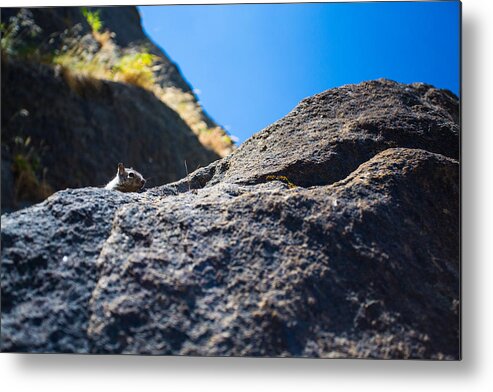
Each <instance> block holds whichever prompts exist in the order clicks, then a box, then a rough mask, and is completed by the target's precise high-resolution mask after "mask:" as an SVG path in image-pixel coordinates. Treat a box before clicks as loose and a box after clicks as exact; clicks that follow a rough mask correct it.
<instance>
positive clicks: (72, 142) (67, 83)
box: [2, 60, 219, 209]
mask: <svg viewBox="0 0 493 392" xmlns="http://www.w3.org/2000/svg"><path fill="white" fill-rule="evenodd" d="M2 80H5V81H7V82H6V83H2V96H3V97H9V99H6V100H4V101H2V143H3V147H4V149H5V145H7V146H9V147H10V148H11V149H15V148H16V147H17V146H16V144H15V140H16V138H18V137H19V136H23V137H24V138H26V139H27V137H29V138H30V141H31V145H33V146H35V147H36V151H38V152H37V154H38V155H39V159H40V162H41V164H42V166H43V167H44V168H46V169H47V177H48V179H49V182H50V184H51V185H52V186H53V187H54V189H55V190H56V189H65V188H77V187H81V186H87V185H92V186H104V185H105V184H106V183H107V182H108V181H109V180H111V178H113V177H114V175H115V173H116V165H117V164H118V162H124V163H125V164H126V165H128V166H135V168H138V170H139V171H140V172H142V173H143V175H144V176H145V177H149V181H150V186H152V185H157V184H163V183H167V182H172V181H176V180H178V179H180V178H182V177H184V176H185V175H186V173H185V167H184V161H185V160H186V161H187V163H188V167H189V168H191V169H195V168H197V167H198V166H206V165H207V164H208V163H210V162H212V161H214V160H215V159H218V158H219V156H218V155H216V154H215V153H214V152H212V151H210V150H208V149H206V148H204V147H203V146H202V145H201V144H200V142H199V140H198V139H197V137H196V136H195V134H194V133H193V132H192V131H191V130H190V128H189V127H188V126H187V125H186V124H185V122H184V121H183V120H182V119H181V118H180V116H179V115H178V114H177V113H175V112H174V111H173V110H171V109H170V108H169V107H167V106H166V105H164V104H163V103H162V102H161V101H160V100H158V99H157V98H156V97H155V96H154V95H153V94H152V93H151V92H149V91H146V90H144V89H141V88H139V87H136V86H132V85H129V84H123V83H115V82H111V81H104V80H95V79H90V78H77V77H73V76H68V78H66V77H64V75H63V74H60V73H59V72H57V70H56V69H54V68H52V67H48V66H44V65H42V64H35V63H30V62H22V61H16V60H8V61H4V62H3V64H2ZM20 110H24V111H26V113H28V114H27V115H25V116H21V115H19V112H20ZM8 152H9V151H8V150H7V151H6V153H8ZM2 155H3V154H2ZM10 155H15V154H13V153H11V154H10ZM13 158H14V157H12V159H13ZM2 160H3V157H2ZM11 165H12V161H10V162H9V161H5V162H4V161H2V167H3V168H2V173H3V170H4V167H5V168H9V167H10V166H11ZM5 174H6V175H5V176H4V175H2V188H3V187H5V188H6V189H9V188H10V189H12V188H14V187H13V185H12V183H13V182H14V178H13V177H12V176H10V177H9V176H7V174H8V173H5ZM9 182H10V184H9ZM7 196H8V195H7ZM29 201H30V200H27V202H29ZM20 206H22V204H20V205H19V204H14V197H13V195H11V196H10V197H6V198H5V199H4V198H3V197H2V208H3V209H12V208H19V207H20Z"/></svg>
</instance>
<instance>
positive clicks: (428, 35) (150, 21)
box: [139, 1, 459, 143]
mask: <svg viewBox="0 0 493 392" xmlns="http://www.w3.org/2000/svg"><path fill="white" fill-rule="evenodd" d="M139 11H140V13H141V16H142V23H143V27H144V30H145V31H146V33H147V34H148V36H149V37H150V38H151V39H152V40H153V41H154V42H155V43H156V44H157V45H159V46H160V47H161V48H162V49H163V50H164V51H165V52H166V53H167V54H168V55H169V56H170V57H171V59H172V60H173V61H174V62H176V63H177V64H178V66H179V67H180V69H181V71H182V73H183V75H184V76H185V78H186V79H187V81H188V82H189V83H190V84H191V85H192V87H193V88H194V89H196V90H198V97H199V99H200V102H201V103H202V104H203V106H204V108H205V110H206V111H207V112H208V113H209V115H211V117H212V118H214V120H216V122H218V123H219V124H221V125H223V126H225V127H226V128H227V129H228V130H229V131H230V132H231V133H232V134H233V135H235V136H237V137H238V138H239V141H240V143H241V142H243V141H245V140H246V139H247V138H249V137H250V136H251V135H253V134H254V133H256V132H258V131H260V130H261V129H263V128H264V127H266V126H267V125H269V124H271V123H273V122H274V121H276V120H278V119H279V118H281V117H283V116H284V115H286V114H287V113H288V112H289V111H290V110H291V109H292V108H293V107H294V106H296V104H297V103H298V102H299V101H300V100H301V99H303V98H305V97H308V96H310V95H313V94H316V93H319V92H321V91H324V90H326V89H329V88H333V87H337V86H341V85H344V84H348V83H359V82H361V81H364V80H370V79H377V78H381V77H385V78H389V79H393V80H396V81H398V82H403V83H412V82H426V83H430V84H433V85H435V86H437V87H439V88H447V89H450V90H451V91H453V92H454V93H455V94H459V3H458V2H455V1H450V2H445V1H444V2H414V3H411V2H395V3H386V2H380V3H378V2H377V3H326V4H275V5H271V4H259V5H211V6H197V5H192V6H140V7H139Z"/></svg>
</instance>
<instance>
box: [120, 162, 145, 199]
mask: <svg viewBox="0 0 493 392" xmlns="http://www.w3.org/2000/svg"><path fill="white" fill-rule="evenodd" d="M117 175H118V179H119V181H118V186H117V189H118V190H119V191H122V192H136V191H138V190H139V189H142V188H143V187H144V185H145V183H146V180H145V179H144V177H143V176H142V174H140V173H139V172H138V171H137V170H134V169H132V168H130V169H125V166H123V163H119V164H118V172H117Z"/></svg>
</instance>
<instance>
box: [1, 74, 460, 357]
mask: <svg viewBox="0 0 493 392" xmlns="http://www.w3.org/2000/svg"><path fill="white" fill-rule="evenodd" d="M458 154H459V125H458V100H457V98H456V97H454V96H453V95H452V94H450V93H449V92H446V91H442V90H437V89H435V88H433V87H431V86H428V85H423V84H415V85H401V84H398V83H395V82H391V81H386V80H379V81H373V82H367V83H362V84H360V85H352V86H344V87H341V88H338V89H334V90H330V91H327V92H324V93H322V94H318V95H316V96H314V97H311V98H309V99H307V100H304V101H303V102H301V103H300V105H299V106H298V107H297V108H295V109H294V110H293V111H292V112H291V113H290V114H289V115H288V116H287V117H285V118H284V119H282V120H280V121H278V122H277V123H275V124H273V125H272V126H270V127H268V128H266V129H265V130H263V131H262V132H260V133H259V134H257V135H255V136H254V137H252V138H251V139H250V140H249V141H247V142H246V143H245V144H243V145H242V146H241V147H240V148H239V149H238V150H237V151H236V152H234V153H233V154H232V155H231V156H228V157H227V158H224V159H222V160H220V161H217V162H215V163H213V164H211V165H209V166H208V167H206V168H204V169H200V170H198V171H196V172H194V173H193V174H192V175H190V179H189V181H187V180H182V181H180V182H177V183H174V184H170V185H165V186H162V187H157V188H153V189H150V190H149V191H147V192H145V193H142V194H134V195H124V194H120V193H118V192H110V191H106V190H104V189H96V188H85V189H77V190H67V191H62V192H58V193H56V194H55V195H54V196H52V197H50V198H49V199H48V200H47V201H45V202H44V203H42V204H39V205H36V206H33V207H31V208H29V209H26V210H23V211H18V212H15V213H12V214H6V215H4V216H2V332H1V333H2V350H3V351H30V352H91V353H133V354H137V353H142V354H144V353H145V354H185V355H246V356H310V357H311V356H316V357H324V358H326V357H328V358H333V357H358V358H367V357H370V358H436V359H457V358H459V357H460V342H459V321H460V313H459V294H460V290H459V284H460V275H459V271H460V268H459V234H460V225H459V191H460V185H459V162H458V161H457V158H458ZM189 187H190V188H191V190H190V191H189Z"/></svg>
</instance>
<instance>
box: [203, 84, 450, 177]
mask: <svg viewBox="0 0 493 392" xmlns="http://www.w3.org/2000/svg"><path fill="white" fill-rule="evenodd" d="M458 111H459V104H458V100H457V98H456V97H455V96H453V94H452V93H450V92H448V91H444V90H438V89H436V88H433V87H432V86H430V85H425V84H414V85H404V84H399V83H396V82H393V81H390V80H385V79H381V80H375V81H370V82H365V83H361V84H358V85H347V86H343V87H341V88H336V89H332V90H328V91H325V92H323V93H321V94H317V95H315V96H313V97H310V98H307V99H305V100H303V101H302V102H301V103H300V104H299V105H298V106H297V107H296V108H295V109H294V110H293V111H292V112H291V113H289V114H288V115H287V116H286V117H284V118H283V119H281V120H279V121H277V122H276V123H274V124H272V125H271V126H269V127H267V128H266V129H264V130H263V131H262V132H259V133H257V134H255V135H254V136H252V137H251V138H250V139H249V140H247V141H246V142H245V143H243V144H242V146H241V148H240V149H239V150H238V151H236V152H235V153H234V154H232V155H231V156H229V157H227V158H226V159H223V160H221V161H218V162H216V164H215V165H213V166H212V168H207V169H204V170H203V171H201V172H200V173H197V175H198V176H203V175H204V173H205V171H207V172H208V173H209V174H208V175H209V176H210V178H208V180H207V182H208V183H210V184H216V183H218V182H221V181H227V182H235V183H243V184H254V183H257V182H263V181H265V180H266V178H267V177H269V176H271V177H272V176H277V177H283V176H285V177H288V179H289V180H290V181H291V182H292V183H293V184H295V185H299V186H313V185H324V184H330V183H333V182H336V181H339V180H341V179H343V178H345V177H346V176H348V175H349V173H351V172H352V171H353V170H355V169H356V168H357V167H358V166H359V165H361V164H362V163H364V162H366V161H367V160H368V159H370V158H371V157H372V156H374V155H375V154H376V153H377V152H380V151H383V150H385V149H387V148H391V147H408V148H420V149H425V150H428V151H431V152H436V153H439V154H443V155H446V156H448V157H451V158H454V159H458V157H459V124H458ZM198 186H203V185H200V184H199V185H198Z"/></svg>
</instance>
